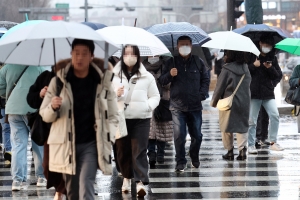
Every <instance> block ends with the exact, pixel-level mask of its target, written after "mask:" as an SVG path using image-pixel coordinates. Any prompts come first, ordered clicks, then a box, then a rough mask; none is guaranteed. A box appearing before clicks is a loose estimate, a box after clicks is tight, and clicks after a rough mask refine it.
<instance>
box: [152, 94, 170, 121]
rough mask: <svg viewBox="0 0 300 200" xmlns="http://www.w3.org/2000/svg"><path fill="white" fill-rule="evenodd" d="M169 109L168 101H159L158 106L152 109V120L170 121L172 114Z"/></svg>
mask: <svg viewBox="0 0 300 200" xmlns="http://www.w3.org/2000/svg"><path fill="white" fill-rule="evenodd" d="M169 107H170V101H169V100H164V99H161V100H160V101H159V105H158V106H157V107H156V108H155V109H154V113H153V114H154V118H155V119H156V120H157V121H159V122H168V121H172V113H171V111H170V110H169Z"/></svg>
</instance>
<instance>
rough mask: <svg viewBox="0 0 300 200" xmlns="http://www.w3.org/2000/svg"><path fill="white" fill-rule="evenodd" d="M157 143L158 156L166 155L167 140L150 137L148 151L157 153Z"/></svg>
mask: <svg viewBox="0 0 300 200" xmlns="http://www.w3.org/2000/svg"><path fill="white" fill-rule="evenodd" d="M155 145H156V146H157V154H156V157H164V156H165V147H166V142H164V141H159V140H154V139H149V141H148V152H149V153H155V152H156V151H155Z"/></svg>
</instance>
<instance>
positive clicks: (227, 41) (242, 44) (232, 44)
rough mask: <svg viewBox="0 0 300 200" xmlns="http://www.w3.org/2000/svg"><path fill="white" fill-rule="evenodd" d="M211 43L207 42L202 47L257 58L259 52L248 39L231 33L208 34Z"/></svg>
mask: <svg viewBox="0 0 300 200" xmlns="http://www.w3.org/2000/svg"><path fill="white" fill-rule="evenodd" d="M209 36H210V37H211V41H208V42H207V43H205V44H204V45H202V47H208V48H215V49H226V50H233V51H245V52H250V53H253V54H255V55H256V56H259V54H260V51H259V50H258V49H257V47H256V46H255V44H254V43H253V42H252V41H251V39H250V38H248V37H245V36H243V35H240V34H237V33H234V32H232V31H220V32H215V33H211V34H209Z"/></svg>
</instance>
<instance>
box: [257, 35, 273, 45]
mask: <svg viewBox="0 0 300 200" xmlns="http://www.w3.org/2000/svg"><path fill="white" fill-rule="evenodd" d="M259 41H260V42H261V43H264V44H268V45H271V46H272V47H274V45H275V42H274V38H273V36H272V35H271V34H262V35H261V36H260V39H259Z"/></svg>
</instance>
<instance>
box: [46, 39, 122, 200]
mask: <svg viewBox="0 0 300 200" xmlns="http://www.w3.org/2000/svg"><path fill="white" fill-rule="evenodd" d="M71 48H72V50H71V56H72V58H71V59H70V60H67V62H66V63H68V64H63V65H60V66H58V67H61V68H60V69H59V68H58V69H57V70H58V71H57V73H56V77H54V78H52V80H51V82H50V85H49V86H48V89H47V93H46V95H45V97H44V100H43V103H42V105H41V108H40V115H41V116H42V118H43V120H44V121H45V122H47V123H52V125H51V129H50V134H49V137H48V141H47V142H48V144H49V170H50V171H52V172H58V173H62V174H63V179H64V181H65V187H66V190H67V198H68V200H78V199H79V200H83V199H89V200H90V199H91V200H92V199H94V183H95V177H96V172H97V168H98V167H99V168H100V170H102V172H103V174H106V175H107V174H111V173H112V166H111V142H114V133H115V131H116V128H117V125H118V113H117V102H116V95H115V92H114V90H113V87H112V84H111V82H112V77H113V74H112V72H111V71H110V70H104V62H103V60H101V62H99V63H97V64H96V63H94V60H93V57H94V49H95V45H94V42H93V41H90V40H83V39H74V40H73V42H72V45H71ZM109 68H112V66H111V65H110V64H109ZM58 88H61V91H60V93H59V96H58V94H57V89H58Z"/></svg>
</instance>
